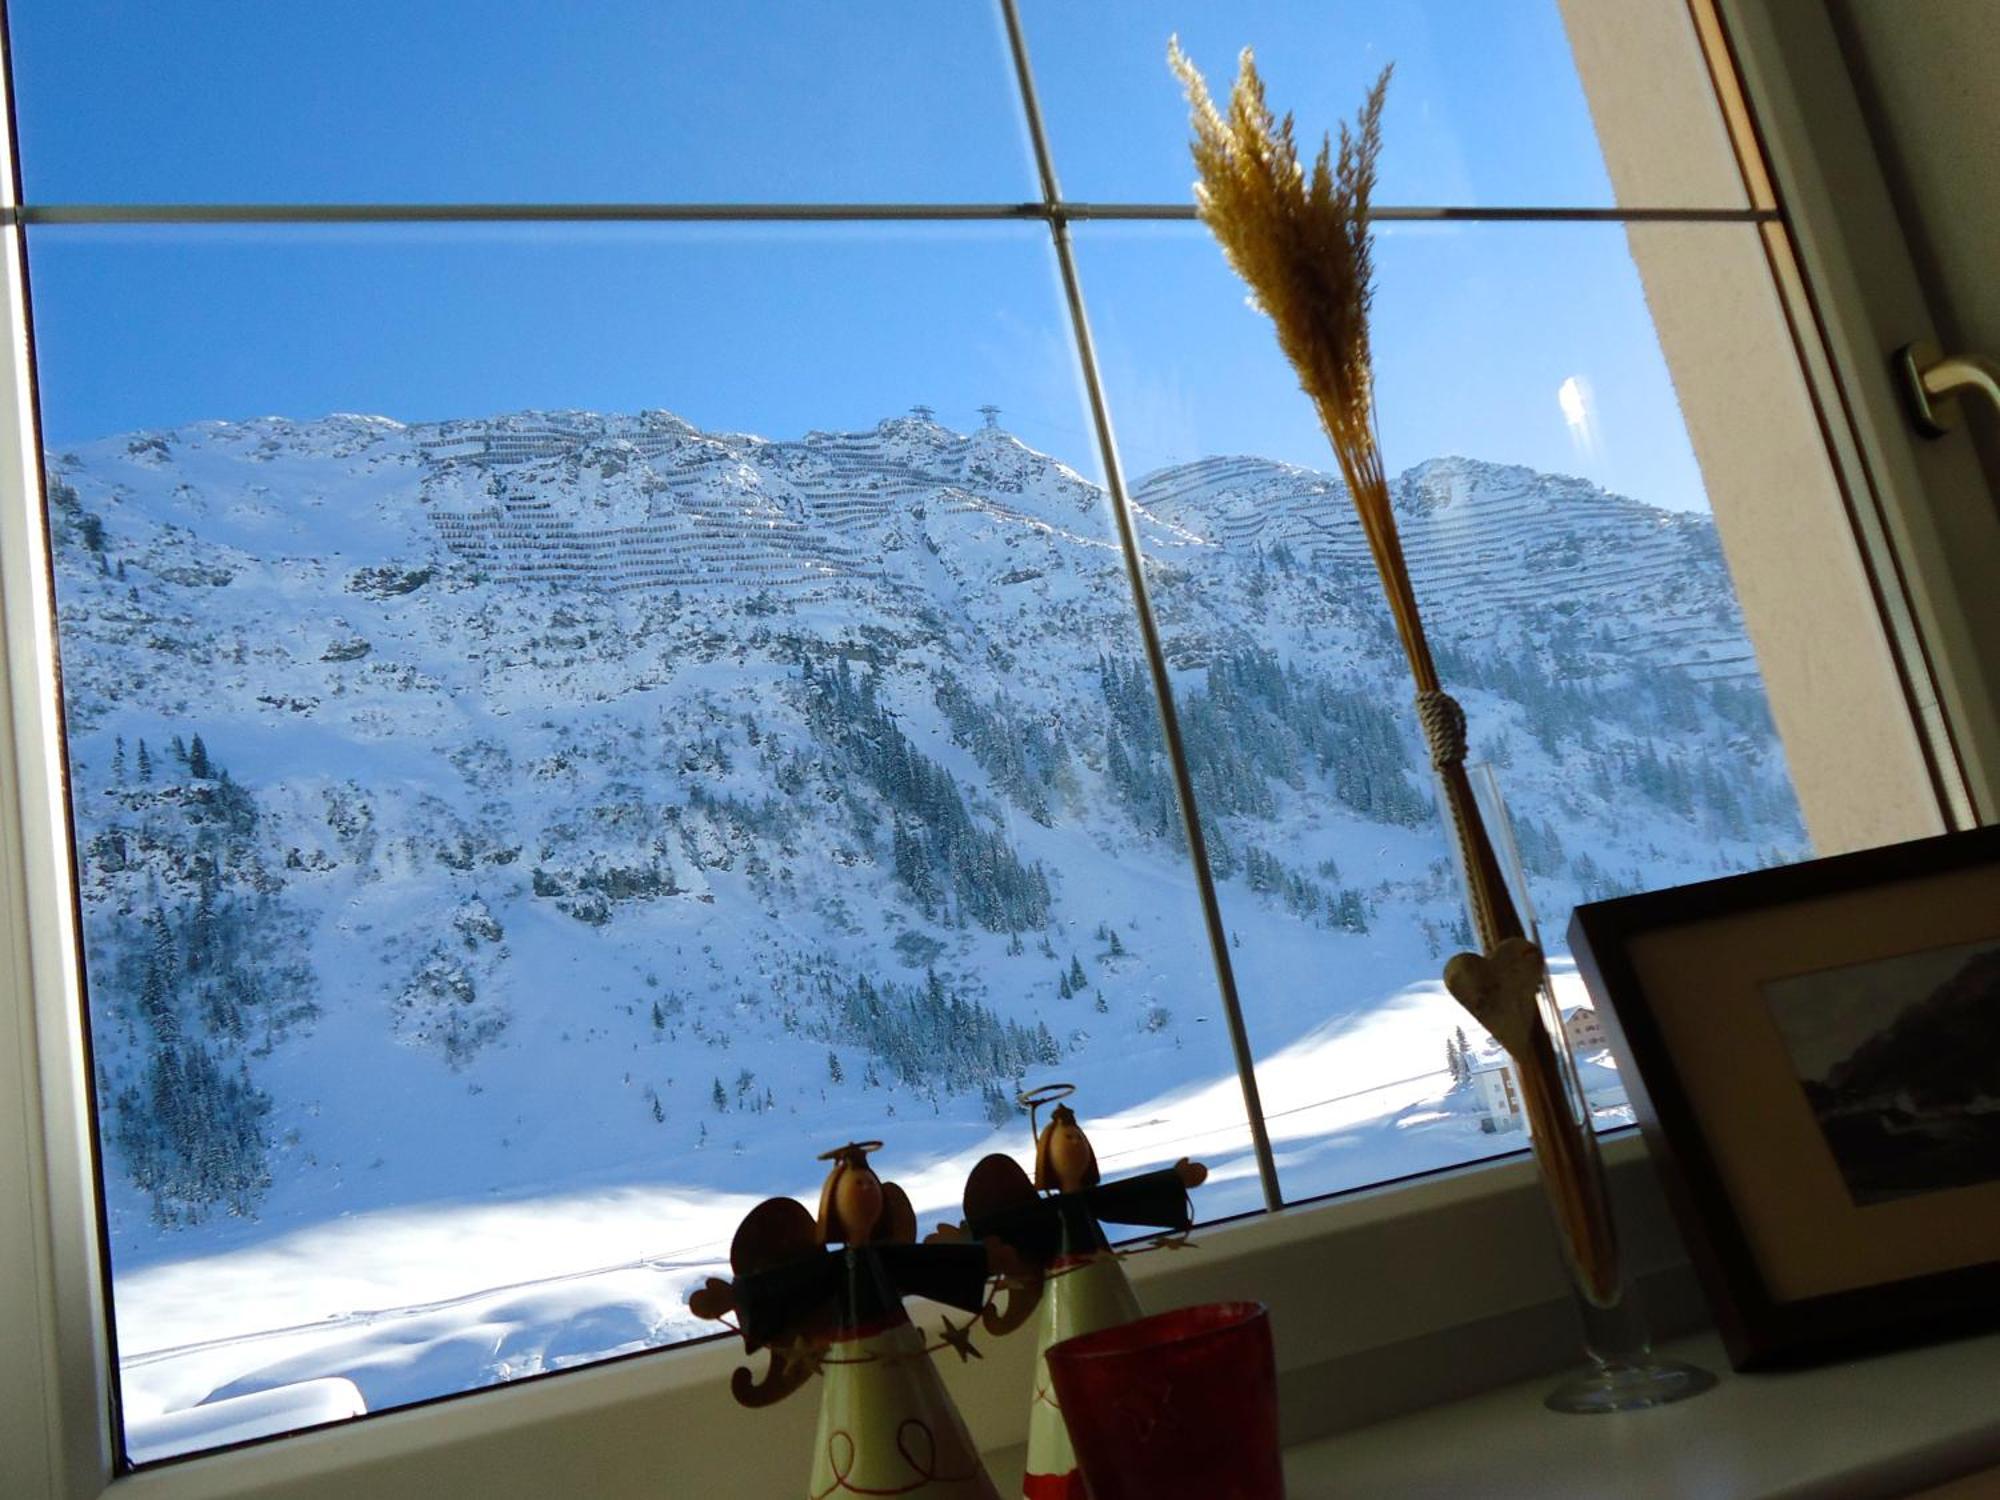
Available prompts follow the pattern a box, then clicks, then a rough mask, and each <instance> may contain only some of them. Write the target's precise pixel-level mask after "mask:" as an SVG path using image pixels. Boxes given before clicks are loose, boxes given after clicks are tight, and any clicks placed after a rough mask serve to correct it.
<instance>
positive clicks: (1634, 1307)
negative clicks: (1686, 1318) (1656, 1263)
mask: <svg viewBox="0 0 2000 1500" xmlns="http://www.w3.org/2000/svg"><path fill="white" fill-rule="evenodd" d="M1466 772H1467V775H1468V778H1469V779H1470V781H1471V783H1472V792H1473V800H1474V802H1475V804H1476V806H1477V807H1478V810H1479V816H1480V820H1481V822H1483V823H1484V824H1485V828H1486V832H1487V835H1488V837H1489V838H1490V840H1491V842H1492V846H1493V851H1494V854H1495V856H1496V859H1497V862H1498V864H1499V866H1500V870H1501V873H1502V876H1503V877H1504V879H1505V880H1506V882H1507V887H1508V894H1509V895H1511V896H1512V897H1513V900H1514V904H1515V909H1516V911H1517V912H1518V913H1519V915H1520V919H1521V924H1522V927H1523V928H1524V930H1525V932H1526V935H1527V937H1528V939H1529V940H1530V941H1531V942H1533V943H1534V944H1535V945H1536V947H1537V948H1539V947H1540V946H1541V934H1540V932H1539V930H1538V928H1537V925H1536V921H1535V909H1534V903H1533V902H1532V901H1531V900H1530V898H1529V895H1528V882H1527V872H1526V870H1525V868H1524V867H1523V865H1522V863H1521V858H1520V851H1519V849H1518V847H1517V846H1516V844H1515V841H1514V827H1513V823H1512V820H1511V819H1510V818H1509V816H1508V812H1507V804H1506V801H1505V799H1504V798H1503V797H1502V796H1501V793H1500V783H1499V780H1498V778H1497V777H1496V776H1495V775H1494V773H1493V768H1492V767H1491V766H1490V765H1483V764H1482V765H1469V766H1467V767H1466ZM1536 1012H1537V1017H1538V1019H1539V1021H1540V1031H1539V1035H1538V1036H1537V1038H1536V1039H1535V1041H1536V1051H1537V1053H1540V1052H1541V1050H1542V1048H1543V1047H1544V1046H1545V1047H1546V1049H1547V1054H1546V1056H1542V1057H1538V1058H1537V1060H1536V1066H1537V1068H1538V1069H1539V1070H1540V1071H1542V1072H1543V1073H1544V1075H1545V1076H1548V1075H1552V1076H1553V1077H1554V1079H1555V1080H1556V1086H1555V1087H1554V1088H1551V1089H1544V1088H1540V1087H1537V1086H1535V1085H1534V1082H1533V1080H1530V1079H1528V1078H1526V1077H1523V1078H1522V1079H1521V1093H1522V1095H1523V1098H1524V1102H1525V1103H1526V1104H1527V1106H1528V1108H1527V1113H1528V1119H1529V1129H1530V1144H1531V1146H1532V1147H1533V1150H1534V1158H1535V1169H1536V1173H1537V1175H1538V1177H1539V1179H1540V1181H1541V1184H1542V1196H1543V1201H1544V1202H1545V1203H1546V1204H1547V1206H1548V1209H1549V1216H1550V1218H1551V1220H1552V1221H1553V1223H1554V1226H1555V1231H1556V1241H1557V1243H1558V1245H1559V1246H1560V1247H1561V1250H1562V1259H1563V1265H1564V1268H1565V1269H1566V1270H1567V1272H1568V1278H1567V1279H1568V1281H1569V1286H1570V1291H1571V1294H1572V1300H1573V1301H1574V1303H1575V1306H1576V1310H1577V1315H1578V1319H1579V1321H1580V1322H1581V1325H1582V1333H1583V1349H1584V1354H1585V1356H1586V1357H1587V1359H1588V1364H1587V1365H1586V1367H1585V1368H1584V1369H1583V1370H1581V1371H1579V1372H1577V1373H1575V1374H1573V1375H1570V1376H1568V1377H1567V1378H1565V1379H1564V1380H1563V1381H1562V1382H1561V1383H1560V1384H1559V1385H1557V1386H1556V1388H1555V1389H1554V1390H1552V1391H1550V1392H1549V1394H1548V1396H1547V1397H1546V1398H1545V1399H1544V1404H1545V1405H1546V1406H1547V1407H1548V1408H1549V1409H1550V1410H1551V1411H1559V1412H1574V1413H1582V1414H1592V1413H1599V1412H1618V1411H1641V1410H1644V1409H1646V1408H1648V1407H1654V1406H1664V1405H1666V1404H1667V1403H1669V1402H1673V1401H1680V1400H1683V1399H1685V1398H1686V1397H1689V1396H1694V1395H1699V1394H1700V1393H1701V1392H1702V1391H1705V1390H1708V1389H1709V1388H1710V1387H1711V1386H1713V1385H1714V1384H1715V1377H1714V1376H1713V1375H1712V1374H1710V1373H1709V1372H1708V1371H1706V1370H1703V1369H1701V1368H1699V1367H1697V1366H1695V1365H1690V1364H1684V1363H1682V1362H1680V1361H1678V1360H1671V1359H1662V1358H1660V1357H1659V1356H1657V1355H1655V1354H1654V1353H1653V1343H1652V1335H1651V1333H1650V1331H1649V1330H1648V1328H1647V1326H1646V1316H1645V1310H1644V1308H1643V1306H1642V1305H1641V1302H1640V1299H1639V1294H1638V1289H1637V1288H1636V1287H1635V1286H1634V1285H1633V1284H1632V1278H1631V1274H1630V1271H1629V1270H1628V1268H1627V1267H1626V1264H1625V1259H1624V1256H1623V1255H1622V1254H1621V1253H1620V1250H1619V1245H1618V1233H1617V1224H1616V1221H1615V1219H1614V1218H1613V1215H1612V1210H1611V1193H1610V1187H1609V1184H1608V1182H1607V1180H1606V1177H1605V1174H1604V1158H1603V1155H1602V1153H1601V1152H1600V1151H1599V1150H1598V1144H1597V1127H1596V1122H1595V1120H1594V1119H1593V1117H1592V1114H1591V1108H1590V1099H1589V1094H1588V1091H1587V1089H1586V1087H1585V1085H1584V1082H1583V1079H1582V1076H1581V1074H1580V1072H1579V1070H1578V1068H1577V1063H1576V1055H1575V1052H1574V1051H1573V1049H1572V1048H1571V1046H1570V1041H1569V1031H1568V1028H1567V1027H1566V1026H1565V1025H1564V1024H1563V1014H1562V1005H1561V1003H1560V1002H1559V1001H1558V1000H1557V998H1556V993H1555V987H1554V985H1553V984H1552V983H1551V982H1550V978H1549V968H1548V964H1547V962H1546V961H1544V962H1543V964H1542V966H1541V985H1540V992H1539V994H1538V996H1537V1004H1536ZM1518 1066H1519V1064H1518V1062H1517V1067H1518Z"/></svg>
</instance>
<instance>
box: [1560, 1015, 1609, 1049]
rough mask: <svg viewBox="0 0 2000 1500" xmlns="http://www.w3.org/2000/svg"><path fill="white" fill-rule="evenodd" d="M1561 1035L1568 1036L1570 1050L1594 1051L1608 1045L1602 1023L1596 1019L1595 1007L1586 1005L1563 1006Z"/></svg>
mask: <svg viewBox="0 0 2000 1500" xmlns="http://www.w3.org/2000/svg"><path fill="white" fill-rule="evenodd" d="M1563 1035H1564V1036H1566V1037H1568V1038H1569V1050H1570V1051H1572V1052H1578V1053H1582V1052H1596V1051H1598V1050H1600V1049H1601V1048H1603V1047H1605V1046H1607V1045H1609V1043H1608V1042H1607V1041H1606V1039H1605V1036H1604V1023H1603V1022H1602V1021H1601V1020H1599V1019H1598V1017H1597V1011H1596V1009H1595V1008H1594V1007H1592V1006H1588V1005H1568V1006H1564V1007H1563Z"/></svg>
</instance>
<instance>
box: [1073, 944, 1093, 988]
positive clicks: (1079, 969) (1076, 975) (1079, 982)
mask: <svg viewBox="0 0 2000 1500" xmlns="http://www.w3.org/2000/svg"><path fill="white" fill-rule="evenodd" d="M1088 983H1090V981H1089V980H1088V979H1087V978H1085V977H1084V972H1083V964H1082V963H1081V962H1080V961H1079V960H1078V958H1077V956H1076V955H1075V954H1074V953H1072V954H1071V955H1070V956H1069V989H1070V993H1071V994H1072V995H1074V994H1079V993H1081V992H1082V990H1083V987H1084V986H1085V985H1087V984H1088Z"/></svg>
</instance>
